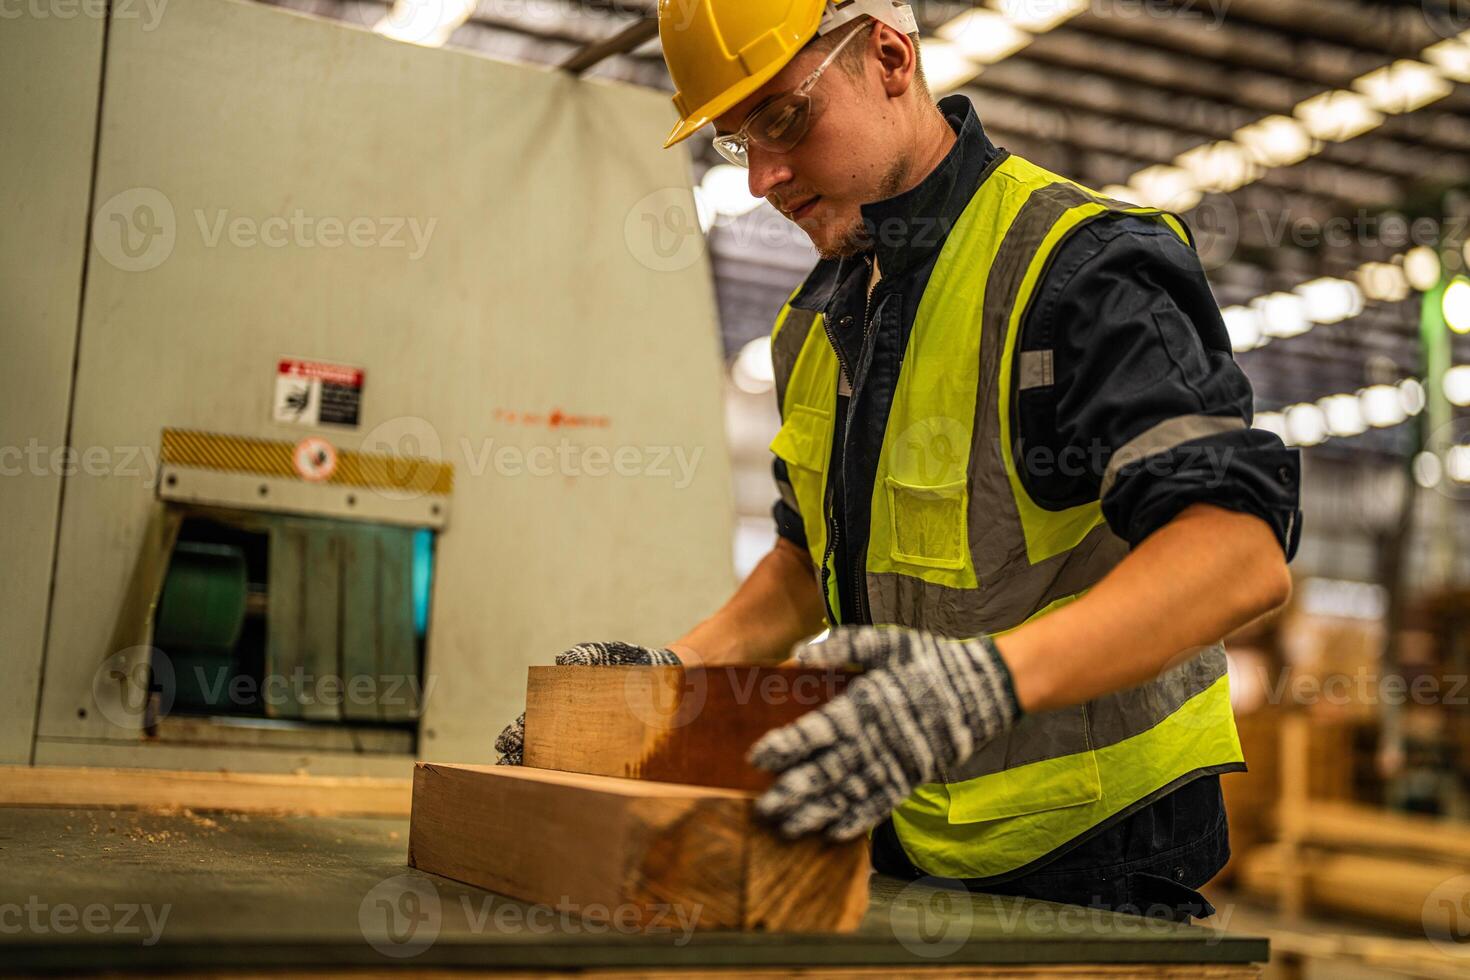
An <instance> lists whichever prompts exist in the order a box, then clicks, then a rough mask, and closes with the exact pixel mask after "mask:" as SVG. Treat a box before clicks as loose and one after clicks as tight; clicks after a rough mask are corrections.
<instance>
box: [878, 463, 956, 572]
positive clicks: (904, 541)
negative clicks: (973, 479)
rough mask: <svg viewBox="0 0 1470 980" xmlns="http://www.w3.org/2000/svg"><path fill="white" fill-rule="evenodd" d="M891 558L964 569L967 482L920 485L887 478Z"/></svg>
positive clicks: (932, 565) (927, 565)
mask: <svg viewBox="0 0 1470 980" xmlns="http://www.w3.org/2000/svg"><path fill="white" fill-rule="evenodd" d="M884 483H885V484H886V487H887V490H888V519H889V523H890V527H889V532H890V536H889V541H890V548H889V551H890V557H892V558H893V560H894V561H898V562H904V563H905V564H909V565H923V566H925V567H928V568H948V569H955V568H964V567H965V557H966V553H967V551H968V549H969V539H968V529H967V524H968V520H967V515H966V510H967V509H968V508H967V507H966V503H965V500H966V498H965V481H964V480H962V479H961V480H956V481H954V482H953V483H944V484H940V485H937V486H917V485H914V484H910V483H904V482H903V481H901V480H896V479H894V478H893V477H891V476H889V477H884Z"/></svg>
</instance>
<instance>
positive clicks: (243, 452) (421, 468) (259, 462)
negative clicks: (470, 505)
mask: <svg viewBox="0 0 1470 980" xmlns="http://www.w3.org/2000/svg"><path fill="white" fill-rule="evenodd" d="M295 453H296V444H295V443H291V442H282V441H278V440H274V439H255V438H251V437H249V436H227V435H221V434H219V433H216V432H194V431H190V430H187V429H164V430H163V448H162V453H161V458H162V461H163V463H165V464H167V465H173V466H193V467H197V468H200V469H209V470H221V471H224V472H229V473H255V474H259V475H261V476H276V477H284V478H286V479H290V480H303V482H305V480H304V478H303V477H302V476H301V474H300V473H298V472H297V470H296V465H295V461H294V457H295ZM322 482H324V483H328V484H336V485H338V486H347V487H367V488H373V489H382V490H402V491H410V492H415V493H438V494H446V495H447V494H448V493H449V492H450V491H452V490H453V489H454V466H453V465H452V464H450V463H442V462H439V461H438V460H432V459H423V458H419V457H414V456H394V455H390V454H387V453H363V452H356V451H354V450H351V449H338V450H337V466H336V469H334V470H333V471H332V474H331V476H329V477H327V478H326V479H325V480H324V481H322Z"/></svg>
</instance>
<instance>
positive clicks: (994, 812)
mask: <svg viewBox="0 0 1470 980" xmlns="http://www.w3.org/2000/svg"><path fill="white" fill-rule="evenodd" d="M1110 211H1126V212H1128V213H1130V214H1136V215H1141V216H1145V217H1150V218H1153V219H1154V220H1157V221H1160V222H1163V223H1165V224H1166V225H1168V226H1169V227H1170V228H1171V229H1173V230H1174V232H1175V233H1177V234H1178V235H1179V236H1180V237H1181V238H1183V239H1184V240H1185V241H1189V236H1188V232H1187V231H1186V230H1185V228H1184V226H1183V225H1182V224H1181V223H1180V222H1179V220H1178V219H1177V218H1175V217H1174V216H1172V215H1169V214H1166V213H1164V212H1160V211H1157V210H1153V209H1148V208H1138V207H1134V206H1131V205H1127V204H1124V203H1121V202H1118V201H1114V200H1111V199H1109V198H1106V197H1103V196H1101V195H1099V194H1096V193H1094V192H1092V191H1089V190H1087V189H1086V188H1083V187H1081V186H1079V185H1077V184H1075V183H1072V182H1071V181H1068V180H1065V179H1064V178H1061V177H1058V176H1056V175H1055V174H1052V173H1049V172H1047V171H1046V170H1044V169H1042V168H1041V167H1038V166H1036V165H1035V164H1032V163H1030V162H1028V161H1026V160H1023V159H1021V158H1019V157H1016V156H1014V155H1012V156H1007V157H1006V158H1005V159H1004V160H1002V161H1001V162H1000V163H999V164H998V165H997V166H996V167H995V168H994V169H993V170H992V171H991V173H990V174H989V175H988V176H987V177H986V178H985V179H984V180H982V181H981V182H980V185H979V187H978V188H977V189H976V191H975V193H974V195H973V197H972V198H971V199H970V201H969V204H968V205H967V206H966V207H965V209H964V212H963V214H962V215H961V216H960V218H959V220H958V222H957V223H956V224H955V225H954V226H953V228H952V229H951V230H950V232H949V234H948V236H947V237H946V239H945V241H944V244H943V246H942V249H941V251H940V254H939V257H938V259H937V262H936V264H935V267H934V270H933V272H932V273H931V275H930V277H929V280H928V284H927V286H926V287H925V290H924V294H923V297H922V299H921V300H920V303H919V308H918V313H917V315H916V317H915V320H914V324H913V328H912V330H911V332H910V335H909V340H908V347H907V349H906V351H905V352H904V357H903V361H902V367H901V369H900V372H899V376H898V381H897V386H896V390H895V392H894V397H893V403H892V407H891V409H890V413H889V417H888V421H887V428H886V430H885V433H884V437H883V448H882V452H881V455H880V457H879V461H878V469H877V477H876V479H875V481H874V483H873V490H872V509H871V515H872V516H871V525H870V527H869V534H868V547H867V555H866V568H865V572H866V574H865V581H864V585H865V588H866V596H865V599H866V608H868V609H869V610H870V612H871V618H872V621H873V622H875V623H879V624H883V623H890V624H897V625H901V626H907V627H913V628H918V629H925V630H929V631H931V632H934V633H937V634H940V635H944V636H951V637H968V636H975V635H978V634H981V633H987V634H991V635H995V634H999V633H1004V632H1005V631H1007V630H1010V629H1014V628H1015V627H1017V626H1019V625H1021V624H1022V623H1024V622H1026V621H1027V620H1029V619H1031V618H1033V617H1036V616H1041V615H1045V614H1046V613H1047V612H1049V611H1051V610H1052V609H1055V608H1057V607H1059V606H1061V605H1063V604H1065V603H1067V602H1070V601H1072V600H1073V599H1075V598H1077V596H1078V595H1080V594H1081V593H1083V592H1085V591H1086V590H1087V589H1088V588H1090V587H1091V586H1092V585H1094V584H1095V583H1096V582H1097V581H1098V580H1100V579H1101V578H1102V577H1103V576H1104V575H1106V574H1107V573H1108V571H1109V570H1111V569H1112V568H1113V567H1114V566H1115V565H1116V564H1117V563H1118V562H1119V561H1121V560H1122V558H1123V557H1124V555H1125V554H1126V553H1127V545H1126V543H1124V542H1123V541H1122V540H1121V539H1119V538H1118V537H1117V536H1116V535H1114V534H1113V533H1112V532H1111V531H1110V530H1109V528H1108V526H1107V524H1106V522H1105V521H1104V519H1103V516H1102V506H1101V502H1100V500H1092V501H1090V502H1087V503H1084V504H1081V505H1078V506H1075V507H1071V508H1068V509H1066V510H1062V511H1052V510H1047V509H1045V508H1043V507H1042V506H1040V505H1039V504H1037V503H1036V502H1035V501H1033V500H1032V499H1031V498H1030V496H1029V495H1028V494H1027V491H1026V489H1025V486H1024V485H1023V483H1022V481H1021V479H1020V474H1019V473H1018V472H1017V470H1016V467H1015V464H1014V462H1013V454H1012V451H1011V443H1012V439H1013V433H1012V432H1011V423H1010V420H1011V397H1012V391H1013V388H1014V387H1016V386H1017V384H1018V385H1019V387H1020V388H1021V389H1022V390H1024V389H1026V388H1027V387H1030V386H1032V385H1041V384H1049V383H1050V380H1051V379H1050V371H1051V364H1050V358H1049V352H1047V351H1027V352H1024V353H1018V352H1017V349H1016V340H1017V337H1018V335H1019V333H1020V328H1021V323H1022V321H1023V317H1024V314H1025V311H1026V309H1027V306H1028V303H1029V301H1030V298H1031V296H1032V294H1033V293H1034V292H1035V291H1036V289H1037V286H1038V282H1039V280H1040V279H1041V276H1042V273H1043V271H1044V270H1045V269H1046V267H1047V263H1048V260H1049V258H1050V257H1051V255H1052V254H1053V252H1054V251H1055V250H1056V248H1057V247H1058V245H1059V244H1060V243H1061V242H1062V241H1063V240H1064V239H1065V238H1066V237H1067V235H1068V234H1070V233H1071V232H1072V231H1074V230H1076V229H1077V228H1079V227H1081V226H1082V225H1083V224H1084V223H1085V222H1088V221H1090V220H1092V219H1094V218H1096V217H1098V216H1100V215H1103V214H1106V213H1108V212H1110ZM772 351H773V360H774V362H775V365H776V373H777V377H776V390H777V392H778V397H779V399H780V405H781V420H782V422H781V429H780V431H779V433H778V434H777V436H776V438H775V441H774V442H772V444H771V449H772V451H773V452H774V453H775V454H776V455H777V456H779V457H780V458H781V459H782V460H784V461H785V463H786V471H787V474H788V476H789V479H790V484H791V489H792V491H793V492H794V495H795V498H796V500H795V504H796V509H797V511H798V512H799V513H800V514H801V517H802V523H803V525H804V527H805V531H806V539H807V547H808V549H809V550H810V553H811V557H812V561H813V564H814V566H815V567H816V569H817V573H818V576H819V578H820V577H822V576H823V575H824V572H825V574H826V577H827V581H829V582H836V581H837V578H838V577H837V576H836V575H835V574H833V570H832V569H831V568H830V567H826V566H828V565H829V563H830V562H831V560H832V555H831V551H832V549H830V548H829V547H828V540H827V535H828V514H827V509H826V505H825V495H826V486H827V477H828V467H829V463H830V460H831V457H832V438H833V430H834V425H833V421H834V420H833V412H834V410H835V407H836V404H837V389H838V381H839V370H840V367H839V363H838V360H837V357H836V354H835V353H834V351H833V349H832V346H831V343H830V342H829V340H828V339H827V335H826V331H825V328H824V325H823V323H822V315H821V313H820V312H816V311H812V310H805V309H800V308H797V307H795V306H793V305H792V303H791V302H789V301H788V303H787V305H786V306H785V308H783V310H782V311H781V314H780V316H779V318H778V319H777V321H776V327H775V331H774V333H773V334H772ZM1017 372H1019V376H1018V375H1017ZM1210 424H1212V423H1211V422H1210V421H1209V420H1198V419H1194V418H1193V417H1190V418H1186V419H1181V420H1174V421H1173V422H1171V423H1170V425H1169V426H1168V427H1167V428H1168V431H1167V432H1165V433H1164V434H1163V437H1164V438H1166V439H1167V438H1173V439H1174V441H1176V442H1177V441H1183V438H1180V437H1187V438H1198V436H1199V435H1200V434H1202V433H1201V432H1199V431H1196V430H1197V429H1198V427H1199V426H1201V425H1205V426H1208V425H1210ZM1165 448H1168V445H1167V444H1161V445H1160V447H1159V449H1160V450H1161V449H1165ZM832 608H834V609H838V608H840V604H838V603H833V604H832ZM1059 654H1061V651H1059ZM1241 768H1243V764H1242V755H1241V750H1240V742H1239V738H1238V737H1237V734H1236V730H1235V721H1234V716H1233V714H1232V712H1231V709H1230V698H1229V687H1228V681H1227V678H1226V676H1225V651H1224V649H1223V647H1221V646H1220V645H1218V644H1217V645H1215V646H1213V647H1210V648H1208V649H1205V650H1199V651H1190V652H1188V653H1187V654H1184V655H1181V658H1180V660H1179V662H1178V663H1176V664H1175V665H1174V666H1173V667H1172V668H1171V669H1169V670H1168V671H1167V672H1165V673H1164V674H1162V675H1161V676H1159V677H1157V678H1155V679H1154V680H1152V681H1150V682H1148V683H1146V684H1143V685H1141V686H1139V687H1136V688H1133V689H1131V690H1127V691H1120V692H1117V693H1115V694H1110V695H1107V696H1104V697H1101V698H1097V699H1095V700H1093V701H1089V702H1087V703H1085V704H1079V705H1075V706H1073V707H1070V708H1064V709H1061V710H1058V711H1052V712H1048V713H1045V714H1037V715H1028V716H1026V717H1024V718H1023V719H1022V720H1021V721H1020V723H1019V724H1018V725H1017V726H1016V727H1015V728H1014V729H1013V730H1012V731H1010V732H1009V733H1007V734H1006V735H1004V736H1002V737H1001V738H999V739H996V740H995V741H993V742H991V743H989V744H987V745H985V746H983V747H982V748H981V749H980V750H979V751H978V752H977V753H976V754H975V755H974V756H972V757H971V758H969V759H967V760H965V761H964V762H963V763H962V764H961V765H959V766H958V767H956V768H955V769H954V771H950V772H944V773H941V775H940V779H939V780H938V781H936V782H933V783H928V784H926V785H923V786H920V787H918V788H917V789H916V790H915V791H914V793H913V794H912V795H911V796H910V797H909V798H908V799H907V800H906V801H904V803H902V804H901V805H900V806H899V808H898V809H897V810H896V811H895V812H894V814H893V821H894V826H895V829H896V830H897V832H898V837H899V840H900V841H901V842H902V844H903V846H904V849H905V851H906V852H907V853H908V855H909V858H910V859H911V860H912V861H913V863H914V864H915V865H916V866H918V867H919V868H920V869H922V870H924V871H925V872H927V873H929V874H934V875H943V876H945V877H957V878H991V877H1002V876H1004V877H1009V876H1012V875H1015V874H1019V873H1022V872H1024V871H1025V870H1026V869H1027V868H1028V866H1031V865H1034V864H1036V863H1038V862H1039V861H1040V860H1041V859H1043V858H1045V857H1046V856H1047V855H1049V854H1050V853H1051V852H1053V851H1055V850H1056V849H1057V848H1059V847H1061V846H1063V845H1065V844H1067V843H1068V842H1070V841H1072V840H1074V839H1076V838H1078V837H1079V836H1081V835H1084V834H1086V833H1087V832H1088V831H1089V830H1091V829H1092V828H1094V827H1097V826H1098V825H1100V824H1102V823H1103V822H1105V821H1107V820H1109V819H1110V818H1112V817H1115V816H1118V815H1120V814H1124V813H1126V812H1131V811H1132V810H1136V809H1138V808H1140V807H1142V806H1144V805H1146V804H1148V803H1149V802H1151V801H1153V800H1154V799H1157V798H1158V797H1159V796H1161V795H1163V794H1165V793H1167V792H1169V791H1171V790H1173V789H1175V788H1176V787H1178V786H1179V785H1181V784H1183V783H1185V782H1188V781H1189V780H1190V779H1193V778H1196V777H1198V776H1200V775H1204V774H1206V773H1211V772H1224V771H1230V770H1238V769H1241Z"/></svg>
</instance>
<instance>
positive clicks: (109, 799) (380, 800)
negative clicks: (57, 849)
mask: <svg viewBox="0 0 1470 980" xmlns="http://www.w3.org/2000/svg"><path fill="white" fill-rule="evenodd" d="M410 788H411V787H410V782H409V780H407V779H378V778H370V777H352V776H284V775H276V774H271V773H241V772H175V771H171V770H167V769H82V768H73V767H70V766H0V806H42V807H56V806H67V807H102V808H106V809H127V808H136V807H148V808H158V809H183V808H187V809H191V810H225V811H232V812H239V813H309V814H314V815H319V816H341V815H347V814H353V815H361V816H404V815H405V814H407V813H408V812H409V806H410V800H411V793H410Z"/></svg>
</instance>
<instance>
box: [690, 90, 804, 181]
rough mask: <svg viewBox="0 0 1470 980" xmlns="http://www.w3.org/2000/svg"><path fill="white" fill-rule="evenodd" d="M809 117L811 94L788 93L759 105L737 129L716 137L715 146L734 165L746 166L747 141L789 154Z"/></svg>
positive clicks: (797, 141)
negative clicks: (738, 129) (737, 130)
mask: <svg viewBox="0 0 1470 980" xmlns="http://www.w3.org/2000/svg"><path fill="white" fill-rule="evenodd" d="M811 119H812V97H811V96H810V95H804V94H801V93H797V92H791V93H788V94H786V95H782V96H779V97H777V98H775V99H773V100H772V101H770V102H768V103H766V104H765V105H764V106H762V107H761V108H760V109H759V110H757V111H756V113H755V114H754V115H752V116H751V117H750V118H749V119H747V120H746V121H745V125H744V126H742V127H741V128H740V132H738V133H732V134H730V135H729V136H716V137H715V140H714V143H715V149H716V150H717V151H719V154H720V156H722V157H724V158H725V159H726V160H729V161H730V162H731V163H733V164H735V165H736V166H738V167H748V166H750V158H749V155H748V152H747V146H748V144H749V143H754V144H756V145H757V146H759V147H762V148H763V149H767V150H773V151H775V152H777V153H789V152H790V151H791V150H792V149H794V148H795V147H796V144H797V143H799V142H801V138H802V137H803V136H805V135H806V131H807V128H808V127H809V126H810V125H811Z"/></svg>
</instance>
